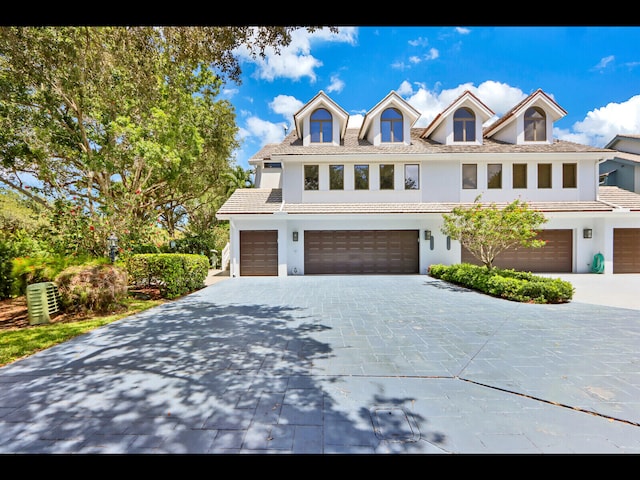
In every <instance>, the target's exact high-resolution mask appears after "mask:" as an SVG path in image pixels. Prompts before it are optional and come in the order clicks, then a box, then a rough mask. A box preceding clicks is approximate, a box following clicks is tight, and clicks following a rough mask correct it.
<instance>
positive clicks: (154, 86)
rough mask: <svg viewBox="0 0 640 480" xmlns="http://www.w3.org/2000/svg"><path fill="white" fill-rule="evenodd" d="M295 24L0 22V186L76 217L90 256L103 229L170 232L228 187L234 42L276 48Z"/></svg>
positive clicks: (253, 49)
mask: <svg viewBox="0 0 640 480" xmlns="http://www.w3.org/2000/svg"><path fill="white" fill-rule="evenodd" d="M295 28H301V27H247V26H232V27H150V26H132V27H92V26H89V27H76V26H73V27H71V26H63V27H0V186H4V187H5V188H10V189H13V190H15V191H18V192H21V193H22V194H23V195H26V196H28V197H30V198H31V199H33V200H34V201H37V202H39V203H40V204H41V205H43V206H44V207H45V208H47V209H49V210H50V211H51V212H54V213H55V215H58V216H59V215H63V214H65V213H66V214H69V213H70V212H71V213H74V214H75V215H76V217H77V216H78V214H80V215H82V216H84V217H85V219H86V225H84V224H83V225H81V227H82V228H89V227H92V228H93V230H91V232H95V233H94V234H93V235H94V236H95V238H96V242H97V243H96V244H95V246H94V247H95V248H94V249H95V250H96V251H95V252H94V253H98V252H99V251H100V250H101V249H103V248H104V245H101V244H100V240H99V238H102V239H104V238H106V236H107V235H108V233H109V232H110V231H118V232H128V233H125V234H124V236H125V238H123V240H126V236H127V235H130V238H129V240H130V241H139V239H140V235H141V232H142V230H143V229H144V228H147V227H148V226H149V225H150V224H155V223H157V222H161V223H162V222H163V220H164V223H165V224H166V225H167V226H168V227H169V230H172V229H173V228H174V227H175V226H176V225H177V224H179V221H180V217H181V216H182V215H184V213H185V205H187V204H189V202H193V201H197V199H199V198H202V197H203V196H205V198H218V197H219V196H224V195H225V194H227V192H228V181H227V177H228V173H229V172H232V173H233V172H234V169H235V166H234V165H233V163H234V161H233V158H232V155H233V151H234V150H235V149H236V148H237V147H238V143H237V140H236V133H237V131H238V127H237V125H236V123H235V110H234V108H233V105H232V104H231V103H230V102H229V101H227V100H222V99H219V98H218V96H219V94H220V92H221V88H222V86H223V85H224V84H225V82H228V81H234V82H236V83H240V74H241V69H240V64H239V60H238V58H237V56H236V55H235V54H234V52H235V50H236V49H237V48H239V47H246V48H247V50H248V51H249V52H250V54H251V55H254V56H260V55H264V53H265V49H266V48H267V47H274V48H275V49H276V51H277V50H278V49H279V48H281V47H283V46H286V45H288V43H289V42H290V40H291V37H290V33H291V31H292V30H294V29H295ZM308 29H309V30H310V31H313V30H314V29H313V28H308ZM76 223H77V222H76ZM62 228H66V227H65V226H64V225H63V226H62ZM85 233H87V234H88V231H87V232H85ZM134 233H135V235H134ZM80 234H82V232H80ZM136 235H137V236H136Z"/></svg>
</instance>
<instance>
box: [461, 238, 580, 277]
mask: <svg viewBox="0 0 640 480" xmlns="http://www.w3.org/2000/svg"><path fill="white" fill-rule="evenodd" d="M537 238H538V239H540V240H546V242H547V243H546V245H545V246H544V247H542V248H522V247H520V248H518V249H513V248H510V249H508V250H505V251H504V252H502V253H500V254H499V255H498V256H497V257H496V259H495V260H494V262H493V265H494V266H496V267H499V268H513V269H515V270H519V271H523V272H539V273H571V271H572V270H573V268H572V258H573V231H572V230H564V229H563V230H542V231H540V233H538V237H537ZM462 261H463V262H466V263H472V264H474V265H481V263H480V262H479V261H478V260H476V259H475V258H474V257H473V256H472V255H471V253H470V252H469V250H467V249H466V248H464V247H462Z"/></svg>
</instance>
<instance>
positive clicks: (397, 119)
mask: <svg viewBox="0 0 640 480" xmlns="http://www.w3.org/2000/svg"><path fill="white" fill-rule="evenodd" d="M403 132H404V128H403V125H402V114H401V113H400V111H399V110H398V109H397V108H387V109H386V110H385V111H384V112H382V115H380V133H381V134H382V141H383V142H402V141H403V140H404V135H403Z"/></svg>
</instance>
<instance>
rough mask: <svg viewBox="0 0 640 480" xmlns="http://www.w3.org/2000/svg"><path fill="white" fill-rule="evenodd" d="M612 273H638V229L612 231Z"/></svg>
mask: <svg viewBox="0 0 640 480" xmlns="http://www.w3.org/2000/svg"><path fill="white" fill-rule="evenodd" d="M613 273H640V228H614V229H613Z"/></svg>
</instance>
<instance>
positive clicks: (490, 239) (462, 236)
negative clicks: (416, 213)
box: [440, 196, 547, 269]
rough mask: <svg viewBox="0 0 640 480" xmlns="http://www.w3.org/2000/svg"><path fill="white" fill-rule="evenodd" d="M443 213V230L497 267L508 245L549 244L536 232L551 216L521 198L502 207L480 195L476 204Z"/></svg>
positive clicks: (533, 245)
mask: <svg viewBox="0 0 640 480" xmlns="http://www.w3.org/2000/svg"><path fill="white" fill-rule="evenodd" d="M442 217H443V218H444V225H443V226H442V228H441V229H440V231H441V232H442V233H443V234H445V235H448V236H450V237H451V238H453V239H454V240H459V241H460V243H461V244H462V245H463V246H464V247H465V248H467V249H468V250H469V252H471V254H472V255H473V256H474V257H475V258H477V259H478V260H480V261H481V262H482V263H483V264H484V265H485V266H486V267H487V268H488V269H491V268H493V261H494V259H495V258H496V256H497V255H498V254H499V253H500V252H503V251H504V250H506V249H508V248H512V247H518V246H521V247H525V248H531V247H533V248H540V247H543V246H544V245H545V241H544V240H538V239H536V236H537V235H538V230H539V229H540V226H541V225H542V224H544V223H546V222H547V219H546V218H545V217H544V215H543V214H542V213H540V212H538V211H535V210H531V209H530V208H529V206H528V205H527V203H526V202H522V201H520V200H518V199H516V200H514V201H513V202H511V203H510V204H508V205H507V206H506V207H504V208H498V207H497V206H496V204H495V203H492V204H491V205H483V204H482V203H481V202H480V196H478V197H476V199H475V201H474V203H473V205H472V206H470V207H455V208H454V209H453V210H452V211H451V213H450V214H443V215H442Z"/></svg>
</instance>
